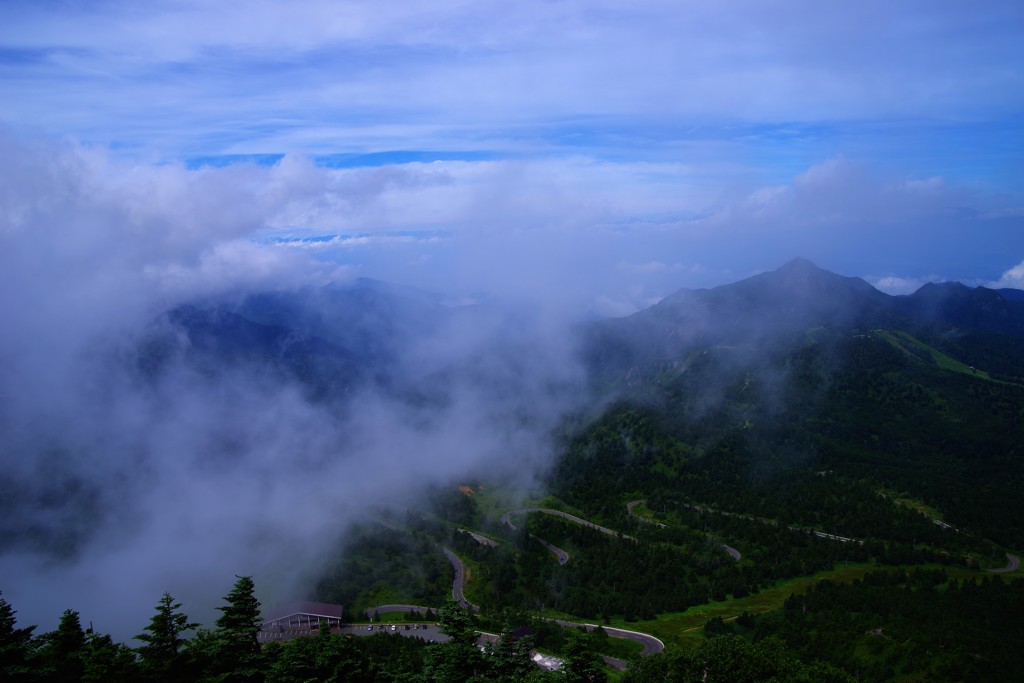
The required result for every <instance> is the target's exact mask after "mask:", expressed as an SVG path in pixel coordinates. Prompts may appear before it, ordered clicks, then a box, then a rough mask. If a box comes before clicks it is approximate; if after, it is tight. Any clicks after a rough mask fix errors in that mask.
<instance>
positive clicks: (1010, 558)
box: [989, 553, 1020, 574]
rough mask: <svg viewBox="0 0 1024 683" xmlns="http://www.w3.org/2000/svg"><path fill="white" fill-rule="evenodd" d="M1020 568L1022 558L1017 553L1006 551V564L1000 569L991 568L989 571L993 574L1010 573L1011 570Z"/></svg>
mask: <svg viewBox="0 0 1024 683" xmlns="http://www.w3.org/2000/svg"><path fill="white" fill-rule="evenodd" d="M1018 569H1020V558H1019V557H1017V556H1016V555H1011V554H1010V553H1006V566H1005V567H1000V568H999V569H989V571H990V572H992V573H993V574H1008V573H1010V572H1015V571H1017V570H1018Z"/></svg>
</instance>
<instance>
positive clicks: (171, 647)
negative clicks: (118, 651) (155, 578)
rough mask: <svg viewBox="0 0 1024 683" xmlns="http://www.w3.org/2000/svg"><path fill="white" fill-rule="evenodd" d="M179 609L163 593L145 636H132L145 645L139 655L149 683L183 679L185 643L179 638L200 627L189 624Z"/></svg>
mask: <svg viewBox="0 0 1024 683" xmlns="http://www.w3.org/2000/svg"><path fill="white" fill-rule="evenodd" d="M179 609H181V603H176V602H174V598H172V597H171V594H170V593H164V595H163V597H162V598H160V602H159V603H157V606H156V614H155V615H153V618H152V619H151V620H150V622H149V626H147V627H146V628H145V632H144V633H140V634H139V635H137V636H135V638H136V640H140V641H142V642H143V643H145V645H143V646H142V647H140V648H139V649H138V652H139V655H140V656H141V658H142V668H143V671H144V672H145V674H146V677H147V678H148V679H150V680H154V681H175V680H181V679H182V678H181V677H182V676H183V675H184V674H183V672H182V670H181V669H182V663H183V656H182V646H183V645H184V644H185V642H186V641H185V639H184V638H182V637H181V636H182V634H183V633H184V632H185V631H189V630H192V629H195V628H198V627H199V624H196V623H190V622H189V620H188V615H186V614H184V613H182V612H179V611H178V610H179Z"/></svg>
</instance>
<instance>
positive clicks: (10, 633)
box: [0, 593, 36, 683]
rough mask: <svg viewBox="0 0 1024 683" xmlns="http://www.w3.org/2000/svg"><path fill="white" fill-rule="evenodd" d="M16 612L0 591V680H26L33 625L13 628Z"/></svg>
mask: <svg viewBox="0 0 1024 683" xmlns="http://www.w3.org/2000/svg"><path fill="white" fill-rule="evenodd" d="M15 614H17V612H16V611H15V610H14V609H13V608H12V607H11V605H10V603H8V602H7V601H6V600H4V598H3V593H0V680H4V681H11V682H12V683H14V682H16V681H23V680H28V678H29V670H30V662H29V655H30V653H31V652H30V644H31V642H32V631H34V630H35V628H36V627H35V626H27V627H25V628H15V627H14V625H15V623H16V619H15V618H14V615H15Z"/></svg>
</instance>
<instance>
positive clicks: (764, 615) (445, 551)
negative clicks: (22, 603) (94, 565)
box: [0, 263, 1024, 683]
mask: <svg viewBox="0 0 1024 683" xmlns="http://www.w3.org/2000/svg"><path fill="white" fill-rule="evenodd" d="M850 280H851V279H849V278H838V276H834V275H832V274H828V273H824V271H817V270H815V269H814V268H813V266H810V264H806V263H796V264H795V265H792V264H791V265H790V266H787V267H785V268H784V269H780V271H777V272H776V273H769V274H765V275H764V276H759V278H752V279H751V280H750V281H744V283H738V284H737V285H733V286H729V287H723V288H718V289H716V290H710V291H704V290H701V291H698V292H682V293H680V294H679V295H676V296H673V297H669V298H668V299H666V300H665V301H664V302H662V303H661V304H659V305H658V306H655V307H653V308H651V309H647V310H645V311H641V312H640V313H638V314H636V315H635V316H632V317H631V318H628V319H622V320H613V321H600V322H596V323H593V324H592V325H590V326H587V327H585V328H584V329H583V330H582V332H581V339H582V341H581V346H582V354H583V356H584V357H585V358H586V359H587V363H589V366H588V368H587V377H588V383H589V384H588V389H587V390H588V391H590V392H592V394H591V395H590V401H589V403H588V404H587V405H586V406H585V407H582V408H579V409H577V410H573V411H570V412H569V413H568V414H567V415H565V416H564V419H560V420H558V421H557V423H556V424H555V426H554V428H553V429H551V433H550V434H548V435H547V436H548V437H549V441H550V443H552V444H553V446H554V451H555V454H556V457H555V458H554V459H553V461H551V462H549V463H548V466H547V468H546V469H544V470H543V471H541V472H540V474H539V475H538V476H537V478H535V479H534V480H533V481H532V483H531V484H530V486H528V487H526V488H517V487H515V486H513V485H512V484H511V483H510V481H509V479H508V477H503V476H502V475H501V474H497V473H490V474H488V473H487V472H480V471H477V472H472V473H469V472H467V473H466V474H465V475H464V476H463V477H462V478H461V479H458V480H456V481H446V482H444V483H441V484H435V485H426V486H423V487H421V490H420V491H419V494H418V495H417V496H410V497H408V498H403V499H402V504H401V505H399V504H396V503H394V502H390V503H388V502H382V504H380V505H367V506H364V507H363V508H362V509H361V513H360V515H359V518H358V520H357V521H356V522H354V523H353V524H351V525H350V527H349V528H348V529H347V530H346V532H345V533H344V534H342V535H340V536H339V537H338V539H337V541H336V542H335V543H334V544H331V543H326V544H324V548H323V551H322V556H321V558H320V559H321V561H320V562H319V563H318V564H317V565H316V566H315V568H314V569H312V570H311V572H312V573H310V574H309V575H308V576H306V577H304V578H305V579H306V580H305V585H307V586H308V588H309V594H308V595H306V596H303V597H307V598H309V599H314V600H319V601H322V602H326V603H332V604H337V605H344V607H345V614H346V617H347V619H349V620H350V621H352V622H355V623H360V624H361V627H360V628H355V627H352V626H351V625H349V626H345V627H343V628H341V629H336V630H335V631H332V630H331V629H330V628H329V627H328V626H327V625H326V624H324V625H323V626H322V627H321V628H320V629H319V631H318V632H316V633H314V634H312V635H305V637H295V638H293V639H290V640H289V639H284V640H280V641H273V642H270V643H268V644H265V645H262V646H261V645H260V641H259V638H258V633H259V624H260V619H261V616H260V606H259V603H258V602H257V600H256V597H255V589H254V584H253V579H252V578H250V577H244V578H241V579H239V580H238V582H237V583H236V584H235V586H234V588H233V589H232V591H231V592H230V593H229V594H228V595H227V596H225V604H224V605H223V606H222V607H220V608H219V609H220V611H221V617H220V618H218V619H217V622H216V624H215V628H212V629H205V628H201V627H199V626H198V625H197V624H194V623H192V622H191V621H190V620H189V618H188V617H187V616H186V615H185V614H183V613H182V612H181V611H180V607H181V606H180V604H178V603H177V602H175V600H174V598H172V597H171V596H170V595H167V594H165V595H164V596H163V598H161V599H160V601H159V603H158V605H157V611H156V615H155V616H154V617H153V620H152V622H151V623H150V624H149V625H148V626H146V627H145V628H143V629H142V630H141V632H140V633H139V634H138V635H137V636H135V641H136V642H137V643H139V644H140V645H137V646H133V647H129V646H128V645H126V644H123V643H117V642H115V641H114V640H113V639H112V638H111V637H110V636H108V635H103V634H100V633H98V632H95V631H94V630H93V629H92V628H91V627H89V628H83V626H82V621H81V618H80V615H79V614H78V613H77V612H75V611H72V610H68V611H66V612H65V613H64V614H63V615H62V617H61V619H60V623H59V626H58V628H57V629H56V630H55V631H52V632H49V633H42V634H36V633H35V631H34V627H30V626H20V625H18V624H17V622H16V619H15V611H14V607H13V606H11V605H10V604H8V603H7V602H2V603H0V608H2V614H0V617H2V620H0V678H2V679H3V680H12V681H57V680H60V681H66V680H90V681H93V680H95V681H100V680H103V681H107V680H110V681H117V680H153V681H171V680H180V681H191V680H197V681H235V680H238V681H243V680H244V681H282V682H283V681H308V680H323V681H329V680H338V681H342V680H345V681H362V680H366V681H410V682H411V681H416V682H423V683H427V682H433V681H502V680H537V681H544V680H552V681H556V680H557V681H599V680H605V679H607V678H612V679H620V680H623V681H701V682H706V681H730V682H732V681H760V680H773V681H779V682H782V681H808V682H809V681H837V682H839V681H843V682H845V681H855V680H856V681H860V680H863V681H903V680H929V681H931V680H934V681H967V680H1009V679H1013V678H1014V677H1015V674H1016V672H1019V671H1020V670H1021V668H1022V665H1024V661H1021V655H1020V653H1019V647H1018V644H1019V643H1020V642H1021V641H1022V640H1024V619H1022V617H1021V615H1022V614H1024V582H1022V581H1021V580H1020V574H1021V572H1020V569H1019V554H1020V551H1021V549H1022V548H1024V515H1022V514H1021V505H1020V502H1019V495H1020V489H1021V486H1022V484H1024V459H1022V457H1021V456H1022V452H1021V448H1022V447H1021V444H1022V443H1024V383H1022V381H1021V378H1022V377H1024V357H1022V356H1021V355H1020V351H1021V343H1020V336H1019V334H1018V327H1019V325H1018V321H1017V320H1016V318H1013V316H1009V314H1007V315H1004V316H1002V317H999V316H996V317H994V318H992V317H991V316H990V317H989V318H986V317H985V315H987V314H986V312H985V311H980V312H975V313H976V315H975V314H974V313H971V311H966V312H965V309H963V307H962V306H961V308H949V307H948V306H947V308H946V309H943V308H942V307H941V306H933V305H932V304H933V303H934V302H931V299H927V297H925V298H921V297H918V298H914V297H910V298H907V299H896V298H891V297H885V295H882V294H880V293H879V292H877V291H875V290H871V289H870V288H869V287H868V288H867V289H865V287H867V286H866V285H865V284H864V283H863V282H859V284H858V282H851V281H850ZM794 282H795V284H794ZM868 290H870V291H868ZM808 291H817V292H819V294H820V292H822V291H824V292H826V293H827V294H828V296H825V297H824V298H821V297H819V298H808V295H806V292H808ZM956 291H957V292H959V290H956ZM935 295H936V294H935V292H931V293H928V294H927V296H928V297H933V296H935ZM922 296H923V295H922ZM801 297H804V298H803V299H801ZM990 298H991V297H989V299H990ZM836 300H838V301H843V302H844V306H846V308H844V309H843V310H842V311H839V310H837V309H836V308H835V307H834V306H832V305H831V304H832V303H833V302H834V301H836ZM986 300H987V299H986ZM264 303H265V302H264ZM279 303H280V302H279ZM281 306H283V304H281ZM771 306H776V307H777V309H776V308H771ZM268 310H270V309H267V308H266V306H263V307H262V308H259V309H258V311H257V312H262V313H263V314H267V311H268ZM273 310H274V312H275V317H274V321H275V325H276V326H278V327H280V328H281V329H277V327H275V328H274V334H273V335H269V336H268V335H267V334H263V335H262V336H261V335H255V336H254V334H250V333H249V332H247V333H246V334H245V335H243V336H244V339H245V341H246V344H247V346H245V349H247V350H248V351H247V353H249V354H250V356H251V357H258V358H261V359H262V358H264V357H265V355H264V351H265V350H264V349H263V345H266V344H270V343H271V342H272V341H273V340H274V339H277V338H278V337H281V338H286V337H288V335H289V334H290V333H288V331H287V327H286V326H285V325H284V323H285V322H287V315H285V313H287V307H284V308H281V309H280V310H278V309H277V308H274V309H273ZM774 310H778V311H779V313H778V316H776V317H775V318H772V313H771V311H774ZM1000 310H1001V309H1000ZM1007 310H1010V309H1007ZM1016 310H1017V309H1012V310H1010V313H1014V311H1016ZM765 311H768V312H767V313H766V312H765ZM709 312H710V313H714V314H715V315H708V314H709ZM998 312H999V311H997V313H998ZM968 313H970V315H968ZM1004 313H1005V311H1004ZM252 314H253V313H252V311H250V315H252ZM698 314H699V315H698ZM972 315H973V316H974V317H971V316H972ZM1014 315H1016V313H1014ZM716 316H720V318H719V317H716ZM765 316H767V318H770V321H768V320H766V319H765ZM1007 316H1009V317H1007ZM183 320H184V323H188V324H191V325H193V327H196V326H198V328H197V329H199V331H200V332H202V334H201V335H200V336H199V337H197V338H199V339H207V341H209V342H210V344H212V346H209V347H204V346H203V345H202V344H199V345H197V346H195V347H194V349H193V352H194V353H196V354H199V355H200V356H201V357H202V358H206V357H205V356H203V354H210V355H211V358H206V360H208V361H210V362H211V363H212V362H213V361H214V360H215V358H213V357H215V356H218V354H221V353H222V352H223V349H222V348H221V347H220V346H217V344H222V343H225V342H224V337H223V335H222V333H223V330H222V329H221V328H218V327H217V325H218V324H219V325H222V326H223V324H224V323H223V321H222V320H221V318H219V317H217V316H213V317H203V316H199V317H198V318H197V317H196V316H192V317H189V316H185V318H183ZM197 320H199V322H201V323H202V324H201V325H200V324H199V322H197ZM229 320H231V321H232V322H231V325H232V327H231V329H236V328H238V327H239V325H241V324H242V323H240V322H239V321H238V320H236V319H235V318H229ZM965 320H966V321H968V323H970V325H973V327H971V326H970V325H968V323H965V322H964V321H965ZM218 321H221V322H218ZM722 321H724V322H722ZM951 321H952V322H951ZM957 321H959V322H957ZM971 321H974V322H971ZM978 321H980V322H978ZM769 322H770V324H769ZM184 323H183V324H184ZM255 324H256V323H253V322H251V321H250V322H249V323H246V324H245V325H248V327H247V326H245V325H243V327H244V329H245V330H249V327H251V326H252V325H255ZM965 325H967V326H966V327H965ZM694 330H696V331H694ZM339 339H341V338H340V337H339ZM268 340H270V341H268ZM229 341H230V340H229ZM214 342H216V343H214ZM339 343H340V342H339ZM236 345H237V344H236ZM229 346H230V344H229ZM332 348H333V347H332ZM378 350H379V349H378ZM291 352H294V353H300V355H302V354H307V355H308V354H313V355H316V354H318V353H322V354H327V355H328V356H329V355H330V353H331V348H328V347H322V348H321V347H315V348H314V347H310V348H309V349H305V348H304V347H303V348H298V347H296V348H292V349H291ZM314 352H315V353H314ZM247 357H249V356H246V355H245V354H242V355H239V356H238V358H240V359H242V360H239V361H238V362H247V361H245V358H247ZM303 357H305V356H303ZM285 360H286V361H287V363H292V361H293V360H295V359H293V358H291V357H288V358H286V359H285ZM325 362H326V361H325ZM329 365H330V364H329V363H327V365H324V364H322V363H320V364H317V363H314V364H313V365H309V366H307V365H301V367H303V368H307V369H309V371H310V372H311V373H312V374H313V375H315V376H316V377H317V379H316V381H315V382H313V384H312V385H311V386H312V389H311V391H313V394H318V393H322V394H324V395H325V396H332V397H333V398H330V400H331V401H339V403H338V404H336V405H341V403H340V401H341V399H340V398H338V396H336V395H334V394H333V393H332V392H333V391H334V390H333V389H331V383H330V381H327V380H325V375H324V373H325V372H326V373H327V374H330V372H328V371H327V370H325V369H324V368H325V367H327V366H329ZM314 366H315V367H314ZM288 367H291V366H290V365H289V366H288ZM310 368H312V369H310ZM292 369H293V370H294V368H292ZM289 371H291V370H289ZM331 372H334V371H333V370H332V371H331ZM327 379H328V380H329V379H330V378H327ZM443 379H444V377H443V376H440V377H436V376H431V378H430V381H424V382H421V383H419V384H417V385H416V387H415V391H412V393H411V394H410V396H411V398H410V397H409V396H407V397H406V398H408V399H409V400H410V401H412V402H413V403H416V404H417V405H419V404H420V403H424V402H425V403H428V404H429V403H431V402H433V401H438V400H440V398H439V397H440V396H441V394H440V393H437V392H435V393H431V389H430V388H429V385H430V384H431V381H433V380H437V381H438V382H439V383H440V384H443V381H442V380H443ZM516 386H518V385H516ZM435 389H436V387H435ZM389 390H392V391H394V392H395V393H396V395H398V394H402V392H405V391H411V390H410V389H409V387H407V386H406V387H403V386H400V385H398V384H395V383H391V384H389ZM437 391H440V390H437ZM510 391H511V390H510ZM441 393H443V392H441ZM512 393H515V392H514V391H513V392H512ZM325 400H327V399H325ZM453 596H455V599H453ZM388 605H397V606H402V607H401V610H405V609H407V608H408V614H402V613H401V612H390V611H389V612H388V614H390V615H391V616H389V617H388V618H389V619H393V620H394V623H397V624H403V625H409V624H410V622H412V623H415V620H425V619H426V618H427V617H426V615H427V614H429V615H431V616H433V615H434V614H436V615H437V617H436V621H437V622H438V624H439V625H440V626H439V628H440V633H441V634H442V635H443V637H438V638H426V639H425V637H424V636H419V635H418V634H417V631H418V629H417V631H412V630H410V629H406V628H404V627H403V628H402V629H398V628H395V629H394V630H387V631H383V630H381V628H382V627H381V624H380V623H379V622H378V624H377V630H374V631H373V632H372V633H371V632H368V631H367V630H366V628H365V625H366V621H367V620H369V619H373V618H378V617H379V616H380V615H379V614H378V612H377V611H376V609H375V608H377V607H380V606H388ZM427 610H430V612H427ZM430 621H433V618H431V619H430ZM586 624H589V626H587V625H586ZM407 631H408V633H407ZM481 633H487V634H492V635H490V636H481V635H480V634H481ZM399 636H410V637H399ZM481 637H483V638H484V639H485V641H486V642H484V643H483V644H482V645H481V646H480V647H478V642H477V641H478V639H479V638H481ZM645 638H647V640H645ZM428 640H436V641H437V642H427V641H428ZM652 643H656V644H657V646H656V647H655V646H654V645H653V644H652ZM538 652H539V653H541V654H543V655H546V656H550V657H552V658H553V659H552V660H551V661H552V662H553V664H552V665H551V666H553V667H556V668H557V670H554V671H549V670H546V669H542V668H539V667H537V666H536V665H535V664H534V662H533V660H532V659H531V657H532V656H533V655H534V654H535V653H538Z"/></svg>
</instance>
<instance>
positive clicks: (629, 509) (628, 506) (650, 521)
mask: <svg viewBox="0 0 1024 683" xmlns="http://www.w3.org/2000/svg"><path fill="white" fill-rule="evenodd" d="M646 502H647V501H646V500H644V499H640V500H631V501H629V502H628V503H626V512H628V513H629V516H630V517H632V518H633V519H638V520H640V521H641V522H643V523H645V524H653V525H655V526H657V527H658V528H659V529H665V528H666V526H665V525H664V524H662V523H661V522H655V521H654V520H653V519H647V518H646V517H641V516H640V515H638V514H636V513H635V512H633V508H635V507H636V506H637V505H642V504H643V503H646ZM719 545H720V546H722V549H723V550H724V551H725V552H727V553H729V556H730V557H732V559H733V560H735V561H736V562H739V561H740V560H741V559H743V554H742V553H740V551H739V550H736V548H733V547H732V546H731V545H726V544H724V543H719Z"/></svg>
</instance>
